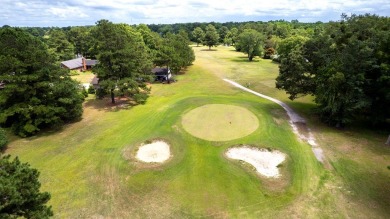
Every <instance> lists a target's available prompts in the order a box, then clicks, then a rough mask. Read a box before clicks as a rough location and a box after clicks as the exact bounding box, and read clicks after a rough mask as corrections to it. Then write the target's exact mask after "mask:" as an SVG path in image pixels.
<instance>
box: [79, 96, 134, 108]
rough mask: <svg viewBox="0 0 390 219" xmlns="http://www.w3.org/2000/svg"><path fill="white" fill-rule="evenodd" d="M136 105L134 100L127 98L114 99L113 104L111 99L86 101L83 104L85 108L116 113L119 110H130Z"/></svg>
mask: <svg viewBox="0 0 390 219" xmlns="http://www.w3.org/2000/svg"><path fill="white" fill-rule="evenodd" d="M136 105H138V104H137V103H136V102H135V101H134V100H132V99H130V98H127V97H115V103H112V102H111V98H107V97H106V98H103V99H88V100H86V101H85V103H84V107H85V108H93V109H95V110H98V111H105V112H118V111H120V110H126V109H130V108H132V107H134V106H136Z"/></svg>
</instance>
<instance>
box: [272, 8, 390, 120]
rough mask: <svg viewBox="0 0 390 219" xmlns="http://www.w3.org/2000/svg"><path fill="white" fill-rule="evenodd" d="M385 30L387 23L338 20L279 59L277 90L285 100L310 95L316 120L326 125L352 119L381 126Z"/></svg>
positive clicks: (386, 77)
mask: <svg viewBox="0 0 390 219" xmlns="http://www.w3.org/2000/svg"><path fill="white" fill-rule="evenodd" d="M389 27H390V19H389V18H384V17H378V16H375V15H364V16H356V15H353V16H351V17H347V16H343V20H342V21H340V22H334V23H330V24H329V25H328V26H327V27H326V29H325V30H324V31H323V32H317V33H316V34H315V35H314V36H313V38H312V39H309V40H307V41H305V42H304V43H303V44H302V46H298V47H295V48H293V49H292V52H291V53H290V54H287V55H286V56H285V57H284V58H282V63H281V65H280V74H279V76H278V77H277V79H276V80H277V87H278V88H280V89H284V90H286V91H287V93H289V94H290V98H291V99H295V98H296V97H298V95H306V94H312V95H314V96H315V102H316V103H317V104H318V108H319V110H318V111H319V114H320V118H321V119H322V120H323V121H324V122H326V123H328V124H330V125H333V126H336V127H342V126H344V125H346V124H348V123H350V122H353V121H355V120H356V119H366V120H368V121H370V122H372V124H379V123H385V121H386V119H388V118H389V115H390V95H389V93H390V67H389V66H390V58H389V57H390V55H389V54H390V51H389V48H390V47H389V42H390V41H389V39H390V34H389V30H390V29H389ZM298 51H299V52H298ZM299 68H300V69H299Z"/></svg>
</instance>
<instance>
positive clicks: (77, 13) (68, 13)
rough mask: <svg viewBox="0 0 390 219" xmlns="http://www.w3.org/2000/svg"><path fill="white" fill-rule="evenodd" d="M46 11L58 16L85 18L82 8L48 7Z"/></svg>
mask: <svg viewBox="0 0 390 219" xmlns="http://www.w3.org/2000/svg"><path fill="white" fill-rule="evenodd" d="M47 12H49V13H51V14H53V15H55V16H58V17H60V18H86V17H88V15H86V14H85V13H84V12H83V10H82V9H80V8H78V7H70V6H66V7H50V8H49V9H47Z"/></svg>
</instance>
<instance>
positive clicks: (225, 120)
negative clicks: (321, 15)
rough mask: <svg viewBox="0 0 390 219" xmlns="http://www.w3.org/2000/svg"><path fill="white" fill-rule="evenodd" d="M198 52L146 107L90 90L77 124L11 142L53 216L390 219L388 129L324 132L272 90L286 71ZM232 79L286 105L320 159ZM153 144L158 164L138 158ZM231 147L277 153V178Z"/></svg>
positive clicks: (308, 104)
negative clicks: (160, 154)
mask: <svg viewBox="0 0 390 219" xmlns="http://www.w3.org/2000/svg"><path fill="white" fill-rule="evenodd" d="M192 48H193V50H194V51H195V57H196V60H195V62H194V63H193V65H191V66H190V67H188V68H186V69H185V70H183V71H182V72H181V73H180V74H178V75H175V79H176V82H175V83H170V84H162V83H153V84H151V85H150V86H151V95H150V97H149V98H148V99H147V102H146V103H145V104H140V105H131V104H129V105H128V104H123V103H122V102H121V101H119V98H118V101H117V103H116V104H111V100H110V99H108V98H105V99H103V100H99V99H96V98H95V95H91V94H90V95H89V96H88V97H87V99H86V100H85V102H84V104H83V109H84V112H83V116H82V119H81V120H80V121H77V122H74V123H70V124H67V125H65V126H64V127H63V128H61V129H60V130H47V131H42V132H41V133H39V134H38V135H36V136H34V137H28V138H19V137H15V136H13V137H12V138H11V139H10V143H9V144H8V146H7V150H6V151H5V152H6V154H11V155H12V156H18V157H19V158H20V159H21V160H22V161H23V162H28V163H29V164H30V165H31V166H32V167H33V168H36V169H37V170H38V171H39V172H40V177H39V181H40V182H41V191H47V192H49V193H50V194H51V199H50V201H49V202H48V205H51V206H52V209H53V212H54V218H390V147H388V146H386V145H385V144H384V143H385V142H386V139H387V136H388V133H386V132H380V131H377V130H369V129H366V128H359V127H358V126H356V127H346V128H345V129H336V128H333V127H329V126H326V125H324V124H323V123H321V122H320V120H319V119H318V118H317V117H316V116H315V113H314V112H315V107H316V105H315V104H314V102H313V97H311V96H306V97H303V98H298V99H297V100H294V101H291V100H289V99H288V95H287V94H286V93H285V92H284V91H283V90H278V89H276V88H275V78H276V77H277V76H278V72H279V68H278V66H279V65H278V64H277V63H275V62H272V61H271V60H269V59H268V60H267V59H262V58H259V57H255V58H254V60H253V61H252V62H249V61H248V58H247V56H246V55H245V54H243V53H240V52H236V51H235V49H234V48H233V47H226V46H218V47H214V48H212V49H211V50H209V49H208V47H207V46H204V47H202V46H199V47H197V46H193V47H192ZM80 74H81V75H80V76H76V77H81V78H82V81H81V82H82V83H85V81H88V80H89V79H88V78H87V77H88V75H87V76H85V75H82V74H85V73H80ZM89 74H90V73H89ZM91 75H92V74H91ZM92 76H93V75H92ZM224 79H229V80H232V81H234V82H237V83H239V84H240V85H242V86H244V87H246V88H248V89H251V90H253V91H255V92H258V93H261V94H264V95H267V96H269V97H272V98H275V99H276V100H279V101H282V102H283V103H286V104H287V105H288V106H289V107H290V108H291V109H292V110H294V112H296V113H297V114H299V115H300V116H302V117H303V118H304V119H305V120H306V124H305V126H306V127H305V128H306V129H305V130H306V131H309V132H310V134H311V135H312V136H313V138H315V141H316V144H317V145H318V148H319V149H321V151H322V152H321V153H322V154H321V155H322V156H323V159H322V160H319V159H318V158H317V157H316V156H315V154H314V153H313V150H312V145H310V144H309V143H308V142H307V141H305V140H302V139H301V138H300V137H299V135H297V132H296V131H294V129H293V127H292V125H291V123H290V117H289V115H288V114H287V113H286V111H285V110H284V109H283V108H282V107H281V106H280V105H279V104H277V103H275V102H272V101H270V100H268V99H264V98H261V97H259V96H256V95H254V94H252V93H249V92H246V91H244V90H242V89H240V88H238V87H235V86H233V85H232V84H230V83H228V82H226V81H224ZM298 131H300V129H299V127H298ZM306 134H307V133H306ZM156 142H163V143H164V145H167V146H166V147H165V149H166V148H168V150H166V151H165V152H166V153H169V154H168V155H167V154H165V155H166V156H165V158H164V159H161V162H160V161H158V162H157V161H156V162H153V160H152V161H151V162H145V161H142V160H140V159H137V157H138V155H139V153H137V152H138V151H139V150H140V149H141V146H144V145H148V144H149V145H152V143H156ZM165 143H166V144H165ZM232 148H246V149H251V150H253V151H256V152H262V153H263V154H265V156H269V157H270V158H268V161H272V160H273V159H274V158H273V157H272V156H273V155H275V156H276V155H277V156H279V157H277V159H280V162H276V163H275V164H274V165H273V167H272V168H274V170H275V171H277V174H275V177H273V176H272V175H270V174H269V175H267V174H262V172H261V171H259V170H260V168H255V166H254V165H253V163H251V162H245V161H244V160H243V159H241V158H238V159H234V158H232V157H229V156H228V155H229V154H228V153H227V152H228V151H229V149H232ZM163 149H164V148H163ZM150 151H151V152H148V151H147V152H144V153H146V154H147V153H149V157H152V158H153V157H157V155H155V154H151V153H156V152H155V151H153V150H150ZM157 151H158V150H157ZM233 152H234V151H233ZM239 153H241V152H239ZM259 154H260V153H259ZM248 157H249V156H248ZM249 158H251V157H249ZM251 159H252V158H251ZM264 159H265V158H264ZM275 159H276V158H275ZM264 163H267V160H266V159H265V161H262V162H260V164H261V165H263V164H264ZM264 165H265V164H264ZM267 165H268V163H267Z"/></svg>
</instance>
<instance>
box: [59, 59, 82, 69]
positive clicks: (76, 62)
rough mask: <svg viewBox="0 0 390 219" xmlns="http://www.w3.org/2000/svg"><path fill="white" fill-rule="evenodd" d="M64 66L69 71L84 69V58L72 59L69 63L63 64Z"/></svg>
mask: <svg viewBox="0 0 390 219" xmlns="http://www.w3.org/2000/svg"><path fill="white" fill-rule="evenodd" d="M61 64H62V65H64V66H66V67H67V68H69V69H76V68H82V67H83V58H77V59H72V60H68V61H63V62H61Z"/></svg>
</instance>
